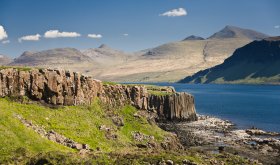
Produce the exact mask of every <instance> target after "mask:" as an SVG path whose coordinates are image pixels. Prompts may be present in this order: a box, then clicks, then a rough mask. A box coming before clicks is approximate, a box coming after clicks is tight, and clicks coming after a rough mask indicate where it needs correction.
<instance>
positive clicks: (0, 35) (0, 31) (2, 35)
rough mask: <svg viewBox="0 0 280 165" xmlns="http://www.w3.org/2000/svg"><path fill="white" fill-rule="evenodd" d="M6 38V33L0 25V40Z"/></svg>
mask: <svg viewBox="0 0 280 165" xmlns="http://www.w3.org/2000/svg"><path fill="white" fill-rule="evenodd" d="M5 38H8V34H7V32H6V31H5V29H4V27H3V26H1V25H0V40H3V39H5Z"/></svg>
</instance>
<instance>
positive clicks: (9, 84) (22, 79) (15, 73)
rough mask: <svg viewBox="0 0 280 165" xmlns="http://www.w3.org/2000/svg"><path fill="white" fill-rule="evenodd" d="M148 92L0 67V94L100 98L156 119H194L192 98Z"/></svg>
mask: <svg viewBox="0 0 280 165" xmlns="http://www.w3.org/2000/svg"><path fill="white" fill-rule="evenodd" d="M159 92H161V93H162V94H154V93H150V92H149V91H148V89H147V88H146V87H145V86H143V85H122V84H116V85H109V84H103V83H102V82H101V81H99V80H95V79H93V78H91V77H87V76H84V75H81V74H80V73H77V72H70V71H64V70H53V69H31V70H26V69H15V68H7V69H2V70H0V97H5V96H26V97H28V98H29V99H31V100H36V101H41V102H45V103H47V104H51V105H82V104H86V105H89V104H91V103H92V101H93V100H94V99H97V98H98V99H100V101H101V102H103V103H105V104H106V105H108V106H112V107H117V106H123V105H126V104H130V105H132V106H134V107H136V108H137V109H139V110H147V111H151V112H155V113H156V114H157V119H159V120H189V121H193V120H196V119H197V117H196V111H195V106H194V97H193V96H192V95H190V94H187V93H178V92H175V90H174V89H172V88H170V89H169V90H162V91H159Z"/></svg>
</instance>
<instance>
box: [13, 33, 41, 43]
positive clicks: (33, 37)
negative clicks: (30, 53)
mask: <svg viewBox="0 0 280 165" xmlns="http://www.w3.org/2000/svg"><path fill="white" fill-rule="evenodd" d="M40 37H41V35H40V34H35V35H28V36H23V37H20V38H19V39H18V42H22V41H39V40H40Z"/></svg>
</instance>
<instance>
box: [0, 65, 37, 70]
mask: <svg viewBox="0 0 280 165" xmlns="http://www.w3.org/2000/svg"><path fill="white" fill-rule="evenodd" d="M9 68H13V69H17V70H18V71H30V70H32V68H30V67H24V66H22V67H21V66H0V70H2V69H9Z"/></svg>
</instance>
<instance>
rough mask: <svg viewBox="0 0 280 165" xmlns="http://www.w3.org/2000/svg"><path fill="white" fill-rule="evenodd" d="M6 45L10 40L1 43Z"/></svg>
mask: <svg viewBox="0 0 280 165" xmlns="http://www.w3.org/2000/svg"><path fill="white" fill-rule="evenodd" d="M8 43H10V40H4V41H2V44H8Z"/></svg>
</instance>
